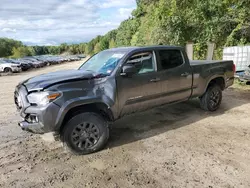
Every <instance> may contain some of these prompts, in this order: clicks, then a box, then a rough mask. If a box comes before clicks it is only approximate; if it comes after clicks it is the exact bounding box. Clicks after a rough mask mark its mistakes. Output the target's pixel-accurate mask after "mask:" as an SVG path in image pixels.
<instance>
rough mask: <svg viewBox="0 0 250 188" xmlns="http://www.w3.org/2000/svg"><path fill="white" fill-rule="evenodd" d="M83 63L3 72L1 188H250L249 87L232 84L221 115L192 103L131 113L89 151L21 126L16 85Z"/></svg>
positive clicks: (0, 109) (0, 133)
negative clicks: (72, 149) (70, 149)
mask: <svg viewBox="0 0 250 188" xmlns="http://www.w3.org/2000/svg"><path fill="white" fill-rule="evenodd" d="M80 64H81V63H80V62H73V63H67V64H62V65H57V66H51V67H46V68H44V69H39V70H36V71H30V72H26V73H20V74H15V75H11V76H3V77H0V86H1V87H0V97H1V100H0V106H1V108H0V151H1V152H0V187H20V188H25V187H102V188H105V187H107V188H112V187H153V188H155V187H164V188H165V187H199V188H201V187H207V188H212V187H227V188H228V187H237V188H239V187H250V129H249V126H250V123H249V122H250V110H249V109H250V90H245V91H244V90H241V89H236V88H233V87H232V88H229V89H228V90H226V91H225V92H224V94H223V95H224V96H223V97H224V98H223V102H222V105H221V108H220V109H219V110H218V111H217V112H214V113H208V112H204V111H202V110H201V109H200V108H199V103H198V100H192V101H189V102H185V103H181V104H176V105H171V106H161V107H159V108H155V109H152V110H149V111H146V112H143V113H139V114H137V115H131V116H128V117H125V118H123V119H121V120H119V121H117V122H116V123H115V124H114V126H113V128H112V130H111V138H110V141H109V144H108V145H107V147H106V148H105V149H104V150H102V151H100V152H98V153H95V154H91V155H87V156H74V155H71V154H69V153H66V152H65V151H64V149H63V148H62V147H61V144H60V143H59V142H52V143H49V142H45V141H43V140H42V139H41V137H40V136H38V135H34V134H31V133H26V132H23V131H21V130H20V128H19V127H18V126H17V122H18V121H19V120H20V117H19V115H18V113H17V112H16V109H15V106H14V102H13V91H14V87H15V86H16V85H17V83H18V82H20V81H21V80H24V79H26V78H29V77H31V76H35V75H38V74H42V73H46V72H50V71H55V70H62V69H70V68H76V67H78V66H79V65H80Z"/></svg>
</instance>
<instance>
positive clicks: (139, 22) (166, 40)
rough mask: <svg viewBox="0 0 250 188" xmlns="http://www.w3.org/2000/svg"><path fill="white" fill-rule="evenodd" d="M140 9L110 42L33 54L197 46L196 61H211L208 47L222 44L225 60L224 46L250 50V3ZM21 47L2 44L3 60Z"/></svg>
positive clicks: (195, 0) (178, 1)
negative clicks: (240, 46) (149, 46)
mask: <svg viewBox="0 0 250 188" xmlns="http://www.w3.org/2000/svg"><path fill="white" fill-rule="evenodd" d="M136 3H137V8H136V9H135V10H133V12H132V15H131V17H130V18H129V19H127V20H124V21H123V22H122V23H121V24H120V26H119V27H118V28H117V29H115V30H112V31H110V32H108V33H107V34H105V35H104V36H100V35H99V36H97V37H95V38H94V39H92V40H91V41H89V42H88V43H81V44H72V45H68V44H66V43H64V44H61V45H59V46H32V47H27V48H29V50H28V51H29V53H30V54H32V55H34V54H35V55H41V54H47V53H49V54H61V53H65V52H67V53H70V54H78V53H85V54H89V55H92V54H94V53H97V52H99V51H101V50H105V49H108V48H114V47H117V46H131V45H132V46H144V45H154V44H165V45H180V46H184V45H185V44H186V42H187V41H193V42H194V44H195V46H194V48H195V49H194V52H195V54H194V57H195V58H196V59H204V58H205V57H206V53H207V42H214V43H215V44H216V49H215V58H218V59H220V58H222V51H223V47H224V46H232V45H245V44H250V1H249V0H241V1H238V0H209V1H208V0H207V1H201V0H184V1H183V0H136ZM19 47H23V45H22V43H21V42H19V41H14V40H11V39H5V38H3V39H0V56H5V57H6V56H11V55H12V52H13V53H14V55H15V56H18V55H22V54H23V51H24V49H23V48H19ZM14 48H15V49H14ZM12 49H13V50H12ZM28 51H26V52H27V53H28Z"/></svg>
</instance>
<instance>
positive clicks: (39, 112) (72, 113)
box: [14, 46, 235, 154]
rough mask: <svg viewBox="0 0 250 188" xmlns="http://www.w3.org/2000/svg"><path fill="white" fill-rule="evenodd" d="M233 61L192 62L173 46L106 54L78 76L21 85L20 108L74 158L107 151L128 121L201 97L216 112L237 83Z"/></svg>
mask: <svg viewBox="0 0 250 188" xmlns="http://www.w3.org/2000/svg"><path fill="white" fill-rule="evenodd" d="M234 71H235V66H234V64H233V61H189V59H188V58H187V55H186V53H185V50H184V49H183V48H181V47H173V46H150V47H123V48H115V49H109V50H105V51H102V52H100V53H98V54H96V55H94V56H93V57H91V58H90V59H89V60H87V61H86V62H85V63H83V64H82V65H81V66H80V68H79V69H78V70H68V71H58V72H54V73H48V74H43V75H40V76H36V77H33V78H30V79H28V80H25V81H23V82H21V83H20V84H18V86H17V87H16V90H15V94H14V96H15V97H14V100H15V104H16V106H17V109H18V110H19V111H20V114H21V116H22V117H23V119H24V120H23V121H22V122H20V123H19V126H20V127H21V128H22V129H23V130H26V131H31V132H34V133H48V132H53V133H54V135H55V136H56V137H60V138H61V140H62V141H63V142H64V143H65V145H66V146H67V147H68V148H69V149H70V151H72V152H73V153H75V154H89V153H92V152H95V151H98V150H100V149H102V148H103V147H104V146H105V143H106V142H107V140H108V138H109V125H110V124H111V123H112V122H114V121H115V120H117V119H119V118H121V117H122V116H124V115H127V114H130V113H134V112H138V111H142V110H146V109H149V108H152V107H155V106H159V105H162V104H169V103H176V102H182V101H186V100H189V99H191V98H196V97H199V99H200V103H201V108H202V109H204V110H207V111H215V110H217V109H218V108H219V106H220V104H221V100H222V91H223V90H224V89H225V88H227V87H229V86H231V85H232V84H233V81H234Z"/></svg>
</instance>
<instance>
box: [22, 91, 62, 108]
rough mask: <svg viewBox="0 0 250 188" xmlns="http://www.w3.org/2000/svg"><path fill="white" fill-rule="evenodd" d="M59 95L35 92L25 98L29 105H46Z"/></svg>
mask: <svg viewBox="0 0 250 188" xmlns="http://www.w3.org/2000/svg"><path fill="white" fill-rule="evenodd" d="M60 95H61V94H60V93H51V92H36V93H31V94H29V95H28V96H27V98H28V101H29V103H31V104H37V105H46V104H48V103H49V102H51V101H53V100H55V99H56V98H58V97H59V96H60Z"/></svg>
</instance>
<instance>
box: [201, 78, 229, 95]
mask: <svg viewBox="0 0 250 188" xmlns="http://www.w3.org/2000/svg"><path fill="white" fill-rule="evenodd" d="M214 84H217V85H218V86H220V88H221V90H222V91H223V90H224V89H225V87H226V82H225V78H224V76H221V75H218V76H213V77H212V78H210V79H209V81H208V82H207V85H206V87H205V91H204V92H203V94H204V93H205V92H206V91H207V89H208V88H209V87H210V86H211V85H214Z"/></svg>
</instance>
